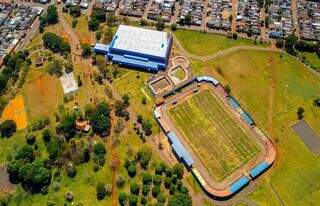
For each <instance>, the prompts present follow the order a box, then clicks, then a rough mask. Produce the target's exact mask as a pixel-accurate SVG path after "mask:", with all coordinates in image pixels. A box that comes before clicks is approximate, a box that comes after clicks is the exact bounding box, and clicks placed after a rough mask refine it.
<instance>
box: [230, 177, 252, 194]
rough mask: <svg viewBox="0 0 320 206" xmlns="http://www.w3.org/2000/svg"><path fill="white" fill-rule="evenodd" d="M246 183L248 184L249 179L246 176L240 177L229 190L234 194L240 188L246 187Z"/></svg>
mask: <svg viewBox="0 0 320 206" xmlns="http://www.w3.org/2000/svg"><path fill="white" fill-rule="evenodd" d="M248 183H249V178H248V177H246V176H242V177H241V178H240V179H238V180H237V181H235V182H234V183H232V184H231V185H230V187H229V189H230V191H231V192H232V193H235V192H237V191H238V190H240V189H241V188H243V187H244V186H245V185H247V184H248Z"/></svg>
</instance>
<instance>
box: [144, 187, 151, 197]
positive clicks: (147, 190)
mask: <svg viewBox="0 0 320 206" xmlns="http://www.w3.org/2000/svg"><path fill="white" fill-rule="evenodd" d="M149 192H150V186H149V185H143V187H142V194H143V195H144V196H148V194H149Z"/></svg>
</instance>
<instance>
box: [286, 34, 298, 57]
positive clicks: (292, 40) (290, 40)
mask: <svg viewBox="0 0 320 206" xmlns="http://www.w3.org/2000/svg"><path fill="white" fill-rule="evenodd" d="M297 41H298V37H297V36H295V35H294V34H290V35H289V36H288V37H287V40H286V42H285V48H286V51H287V52H288V53H289V54H295V51H294V45H295V44H296V43H297Z"/></svg>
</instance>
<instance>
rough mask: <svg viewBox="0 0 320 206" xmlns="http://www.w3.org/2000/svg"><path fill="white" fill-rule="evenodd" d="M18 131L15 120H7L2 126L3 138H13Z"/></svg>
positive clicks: (0, 126)
mask: <svg viewBox="0 0 320 206" xmlns="http://www.w3.org/2000/svg"><path fill="white" fill-rule="evenodd" d="M16 131H17V125H16V123H15V122H14V121H13V120H5V121H4V122H2V123H1V124H0V134H1V137H11V136H12V135H13V134H14V133H15V132H16Z"/></svg>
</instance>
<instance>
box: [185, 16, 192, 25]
mask: <svg viewBox="0 0 320 206" xmlns="http://www.w3.org/2000/svg"><path fill="white" fill-rule="evenodd" d="M191 20H192V17H191V15H190V14H187V15H186V17H185V24H186V25H190V24H191Z"/></svg>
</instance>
